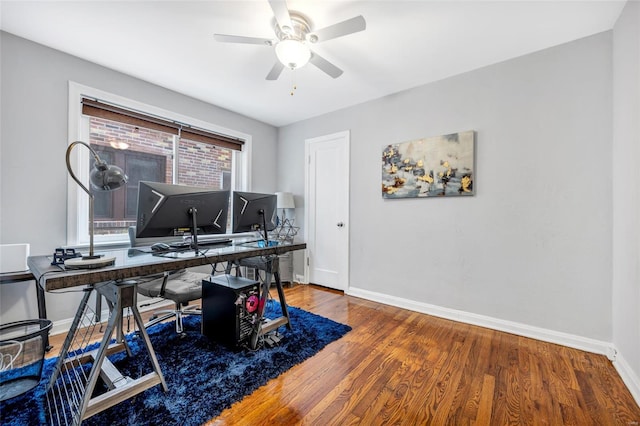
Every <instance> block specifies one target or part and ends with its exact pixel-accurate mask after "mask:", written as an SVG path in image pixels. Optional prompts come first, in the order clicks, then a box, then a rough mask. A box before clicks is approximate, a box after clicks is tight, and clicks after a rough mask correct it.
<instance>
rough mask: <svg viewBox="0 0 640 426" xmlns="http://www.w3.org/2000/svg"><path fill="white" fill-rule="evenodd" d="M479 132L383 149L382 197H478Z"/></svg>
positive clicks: (452, 135)
mask: <svg viewBox="0 0 640 426" xmlns="http://www.w3.org/2000/svg"><path fill="white" fill-rule="evenodd" d="M475 151H476V132H475V130H466V131H462V132H457V133H451V134H446V135H441V136H432V137H427V138H421V139H413V140H409V141H405V142H400V143H395V144H389V145H386V146H385V147H383V149H382V197H383V198H388V199H397V198H433V197H435V198H438V197H460V196H462V197H465V196H473V195H475V191H476V188H475V172H476V170H475V169H476V167H475V163H476V161H475V157H476V153H475Z"/></svg>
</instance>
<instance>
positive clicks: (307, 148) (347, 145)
mask: <svg viewBox="0 0 640 426" xmlns="http://www.w3.org/2000/svg"><path fill="white" fill-rule="evenodd" d="M335 139H342V141H343V144H344V146H343V148H344V151H345V152H344V161H345V164H346V166H347V173H346V180H347V182H346V185H344V188H345V193H344V206H343V207H344V209H345V216H346V217H345V221H346V223H347V229H346V232H347V236H346V245H347V246H346V250H345V253H344V256H345V262H344V265H345V266H344V267H345V270H344V271H340V274H341V277H342V280H343V281H344V282H343V284H344V285H343V286H342V287H344V292H345V293H346V292H347V290H348V289H349V284H350V280H349V268H350V262H349V251H350V241H351V231H350V227H349V225H350V220H349V215H350V205H349V203H350V199H351V198H350V194H349V190H350V169H351V162H350V153H351V132H350V131H349V130H344V131H341V132H336V133H331V134H328V135H324V136H318V137H314V138H309V139H305V141H304V158H305V166H304V171H305V173H304V199H305V200H306V201H307V202H306V208H305V210H304V238H305V241H308V235H309V225H310V222H309V210H310V209H309V205H310V202H309V200H310V198H309V195H310V193H311V191H310V185H311V183H312V182H311V179H310V176H309V172H310V170H309V169H310V164H311V145H312V144H318V143H323V142H327V141H333V140H335ZM309 267H310V261H309V251H308V250H305V254H304V282H305V283H306V284H309V275H310V272H309V269H310V268H309Z"/></svg>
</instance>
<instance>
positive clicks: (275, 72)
mask: <svg viewBox="0 0 640 426" xmlns="http://www.w3.org/2000/svg"><path fill="white" fill-rule="evenodd" d="M283 69H284V65H282V62H280V61H276V63H275V64H273V68H271V71H269V74H267V78H266V79H267V80H277V79H278V77H280V73H282V70H283Z"/></svg>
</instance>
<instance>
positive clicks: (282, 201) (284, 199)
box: [276, 192, 296, 209]
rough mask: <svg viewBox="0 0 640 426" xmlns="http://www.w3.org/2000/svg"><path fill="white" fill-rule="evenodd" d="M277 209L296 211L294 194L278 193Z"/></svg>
mask: <svg viewBox="0 0 640 426" xmlns="http://www.w3.org/2000/svg"><path fill="white" fill-rule="evenodd" d="M276 197H277V199H278V201H277V208H279V209H295V208H296V205H295V203H294V202H293V194H292V193H290V192H276Z"/></svg>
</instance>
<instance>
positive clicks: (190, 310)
mask: <svg viewBox="0 0 640 426" xmlns="http://www.w3.org/2000/svg"><path fill="white" fill-rule="evenodd" d="M184 315H202V309H200V307H199V306H195V305H192V306H187V307H185V308H182V307H181V306H180V303H176V308H175V309H164V310H161V311H155V312H154V313H153V314H152V315H151V318H150V320H149V322H147V323H146V324H145V325H144V328H149V327H151V326H152V325H155V324H158V323H161V322H163V321H165V320H168V319H169V318H172V317H176V333H178V334H181V333H182V332H183V331H184V328H183V326H182V317H183V316H184Z"/></svg>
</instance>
